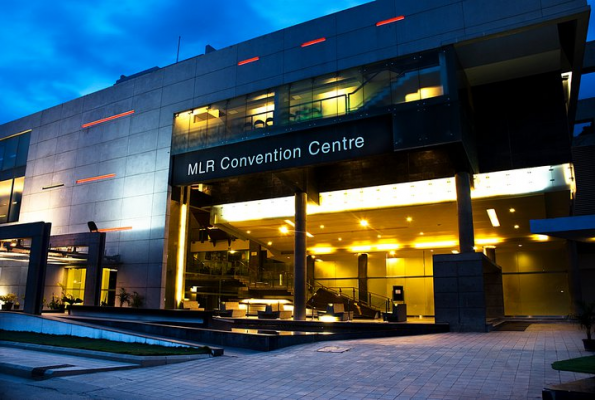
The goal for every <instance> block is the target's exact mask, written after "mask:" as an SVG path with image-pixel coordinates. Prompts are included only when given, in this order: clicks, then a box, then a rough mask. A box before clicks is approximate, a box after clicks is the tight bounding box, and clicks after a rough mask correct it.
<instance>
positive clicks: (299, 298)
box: [293, 192, 307, 321]
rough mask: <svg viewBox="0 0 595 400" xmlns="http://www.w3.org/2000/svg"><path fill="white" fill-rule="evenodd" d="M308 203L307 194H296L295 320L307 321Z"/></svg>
mask: <svg viewBox="0 0 595 400" xmlns="http://www.w3.org/2000/svg"><path fill="white" fill-rule="evenodd" d="M306 203H307V196H306V193H305V192H296V193H295V248H294V262H293V265H294V267H293V268H294V274H293V279H294V284H293V290H294V292H293V319H294V320H295V321H305V320H306V230H307V227H306Z"/></svg>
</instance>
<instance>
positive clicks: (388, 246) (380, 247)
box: [374, 243, 400, 251]
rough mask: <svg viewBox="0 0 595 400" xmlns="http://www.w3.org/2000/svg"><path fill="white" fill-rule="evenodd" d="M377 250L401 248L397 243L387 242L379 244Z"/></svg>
mask: <svg viewBox="0 0 595 400" xmlns="http://www.w3.org/2000/svg"><path fill="white" fill-rule="evenodd" d="M374 247H376V250H379V251H389V250H399V247H400V246H399V245H398V244H395V243H386V244H377V245H376V246H374Z"/></svg>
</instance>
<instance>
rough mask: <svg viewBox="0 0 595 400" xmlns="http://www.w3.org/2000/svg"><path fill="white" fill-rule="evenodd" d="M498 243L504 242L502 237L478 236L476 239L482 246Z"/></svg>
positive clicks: (476, 242)
mask: <svg viewBox="0 0 595 400" xmlns="http://www.w3.org/2000/svg"><path fill="white" fill-rule="evenodd" d="M498 243H502V238H497V237H496V238H481V239H480V238H476V239H475V244H479V245H482V246H485V245H490V244H491V245H494V244H498Z"/></svg>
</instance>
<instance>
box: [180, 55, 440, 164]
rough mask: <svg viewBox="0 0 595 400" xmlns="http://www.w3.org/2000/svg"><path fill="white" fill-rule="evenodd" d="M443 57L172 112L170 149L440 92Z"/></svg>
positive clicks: (359, 70) (395, 63) (362, 70)
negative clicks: (177, 112) (172, 126)
mask: <svg viewBox="0 0 595 400" xmlns="http://www.w3.org/2000/svg"><path fill="white" fill-rule="evenodd" d="M442 59H444V57H441V56H440V57H439V55H438V54H436V53H434V54H420V55H416V56H415V57H408V58H404V59H394V60H388V61H384V62H381V63H376V64H373V65H368V66H364V67H357V68H351V69H348V70H344V71H338V72H334V73H331V74H327V75H323V76H318V77H315V78H310V79H305V80H302V81H298V82H294V83H291V84H288V85H283V86H280V87H276V88H274V89H272V88H271V89H268V90H263V91H260V92H257V93H251V94H248V95H246V96H241V97H236V98H233V99H229V100H227V101H223V102H220V103H216V104H211V105H209V106H203V107H200V108H196V109H193V110H189V111H187V112H182V113H180V114H177V115H176V117H175V121H174V135H173V136H174V137H173V141H172V145H173V152H174V154H176V153H179V152H182V151H190V150H196V149H202V148H207V147H213V146H218V145H220V144H223V143H233V142H238V141H240V140H243V139H246V138H251V137H259V136H262V135H264V134H265V133H268V132H269V131H270V130H271V129H274V128H275V127H283V126H284V125H288V124H293V123H299V122H306V121H311V120H315V119H320V118H331V117H338V116H342V115H345V114H347V113H352V112H357V111H359V110H363V109H366V110H367V109H373V108H376V109H378V108H380V109H382V108H383V107H384V108H386V107H388V106H390V105H392V104H401V103H405V102H412V101H419V100H424V99H429V98H432V97H437V96H442V95H443V94H444V93H445V91H446V90H445V87H444V83H445V82H444V81H445V79H446V78H445V77H446V70H445V69H444V68H442V67H441V64H444V62H442V61H440V60H442Z"/></svg>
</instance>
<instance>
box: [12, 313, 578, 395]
mask: <svg viewBox="0 0 595 400" xmlns="http://www.w3.org/2000/svg"><path fill="white" fill-rule="evenodd" d="M582 336H583V333H582V332H581V331H579V330H578V329H577V328H576V326H575V325H569V324H564V323H551V324H533V325H531V326H530V327H529V328H528V329H527V330H526V331H524V332H490V333H444V334H433V335H424V336H410V337H396V338H382V339H359V340H349V341H347V340H345V341H334V342H322V343H312V344H306V345H301V346H294V347H289V348H284V349H281V350H277V351H272V352H268V353H255V352H236V353H234V352H233V351H228V350H227V349H226V351H225V356H223V357H216V358H209V359H201V360H195V361H189V362H185V363H181V364H173V365H165V366H159V367H152V368H137V369H131V370H119V371H111V372H99V373H93V374H87V375H78V376H70V377H63V378H52V379H49V380H44V381H32V380H26V379H22V378H18V377H14V376H8V375H0V387H1V388H2V389H1V392H0V398H2V399H24V398H34V397H35V398H42V399H45V398H52V399H62V398H63V399H124V398H125V399H127V400H132V399H141V398H142V399H145V400H148V399H163V398H168V399H174V398H181V399H189V398H193V399H239V398H241V399H302V398H303V399H336V400H338V399H396V398H399V399H401V398H402V399H407V398H415V399H426V398H430V399H444V398H446V399H466V398H467V399H477V398H486V399H525V398H529V399H538V398H541V390H542V389H543V387H544V386H546V385H550V384H558V383H562V382H568V381H572V380H576V379H582V378H587V377H589V375H585V374H575V373H570V372H559V371H555V370H553V369H552V368H551V363H552V362H553V361H556V360H563V359H567V358H573V357H579V356H584V355H588V354H587V353H586V352H584V351H583V347H582V342H581V339H582ZM2 351H3V349H2V348H0V355H1V354H2Z"/></svg>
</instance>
